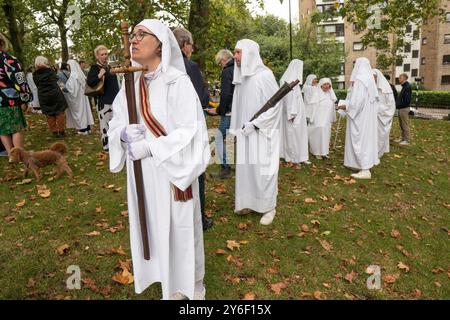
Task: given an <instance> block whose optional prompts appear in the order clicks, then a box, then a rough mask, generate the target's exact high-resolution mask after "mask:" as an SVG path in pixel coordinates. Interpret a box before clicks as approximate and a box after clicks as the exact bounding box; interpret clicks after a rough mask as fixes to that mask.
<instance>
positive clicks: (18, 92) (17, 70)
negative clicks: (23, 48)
mask: <svg viewBox="0 0 450 320" xmlns="http://www.w3.org/2000/svg"><path fill="white" fill-rule="evenodd" d="M32 100H33V95H32V93H31V90H30V88H29V86H28V83H27V81H26V77H25V73H24V72H23V70H22V66H21V65H20V63H19V61H17V59H16V58H15V57H13V56H10V55H9V54H7V53H6V52H3V51H0V135H8V134H13V133H16V132H19V131H22V130H23V129H24V128H25V127H26V121H25V117H24V115H23V112H22V109H21V105H22V104H23V103H27V102H30V101H32Z"/></svg>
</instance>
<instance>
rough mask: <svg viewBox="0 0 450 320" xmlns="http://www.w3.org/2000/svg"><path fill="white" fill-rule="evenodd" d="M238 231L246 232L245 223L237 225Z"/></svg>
mask: <svg viewBox="0 0 450 320" xmlns="http://www.w3.org/2000/svg"><path fill="white" fill-rule="evenodd" d="M238 229H239V230H246V229H247V224H246V223H245V222H240V223H239V225H238Z"/></svg>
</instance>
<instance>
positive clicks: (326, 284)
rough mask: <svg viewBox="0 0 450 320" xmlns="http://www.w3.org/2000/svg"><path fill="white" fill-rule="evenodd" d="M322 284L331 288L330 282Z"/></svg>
mask: <svg viewBox="0 0 450 320" xmlns="http://www.w3.org/2000/svg"><path fill="white" fill-rule="evenodd" d="M322 285H323V286H324V287H325V288H327V289H331V284H329V283H322Z"/></svg>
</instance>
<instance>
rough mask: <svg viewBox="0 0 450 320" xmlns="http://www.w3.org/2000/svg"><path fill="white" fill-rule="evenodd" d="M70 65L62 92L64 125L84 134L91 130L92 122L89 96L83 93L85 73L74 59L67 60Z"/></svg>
mask: <svg viewBox="0 0 450 320" xmlns="http://www.w3.org/2000/svg"><path fill="white" fill-rule="evenodd" d="M67 64H68V65H69V67H70V76H69V79H67V82H66V84H65V89H66V91H67V92H66V93H65V94H64V96H65V98H66V101H67V106H68V108H67V109H66V127H67V128H75V129H77V130H78V134H82V135H86V134H89V133H90V132H91V126H92V125H93V124H94V117H93V116H92V111H91V105H90V103H89V98H88V97H87V96H85V95H84V89H85V87H86V75H85V74H84V72H83V70H82V69H81V67H80V65H79V63H78V62H76V61H75V60H72V59H71V60H69V61H67Z"/></svg>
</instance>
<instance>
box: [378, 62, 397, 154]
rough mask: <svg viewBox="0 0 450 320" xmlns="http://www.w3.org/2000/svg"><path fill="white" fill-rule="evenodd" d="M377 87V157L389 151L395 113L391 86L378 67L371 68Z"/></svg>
mask: <svg viewBox="0 0 450 320" xmlns="http://www.w3.org/2000/svg"><path fill="white" fill-rule="evenodd" d="M373 73H374V74H373V76H374V78H375V81H376V83H377V88H378V97H379V101H378V158H381V157H382V156H383V154H385V153H389V134H390V132H391V127H392V121H393V118H394V114H395V98H394V92H393V91H392V87H391V85H390V84H389V82H388V81H387V79H386V78H385V77H384V75H383V74H382V73H381V71H380V70H378V69H373Z"/></svg>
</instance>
